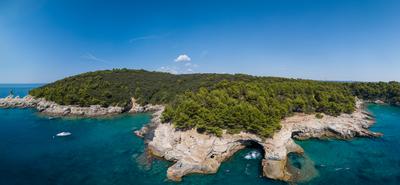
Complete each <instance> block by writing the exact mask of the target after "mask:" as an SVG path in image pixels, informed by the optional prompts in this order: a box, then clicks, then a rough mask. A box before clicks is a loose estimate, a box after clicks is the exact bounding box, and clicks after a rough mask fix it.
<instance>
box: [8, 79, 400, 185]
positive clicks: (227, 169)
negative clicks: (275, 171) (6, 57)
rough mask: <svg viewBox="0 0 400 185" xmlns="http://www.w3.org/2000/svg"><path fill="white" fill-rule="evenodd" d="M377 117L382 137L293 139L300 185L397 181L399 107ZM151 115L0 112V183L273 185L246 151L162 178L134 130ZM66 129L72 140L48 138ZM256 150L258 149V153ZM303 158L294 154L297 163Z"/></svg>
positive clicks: (19, 90)
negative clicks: (304, 163) (308, 165)
mask: <svg viewBox="0 0 400 185" xmlns="http://www.w3.org/2000/svg"><path fill="white" fill-rule="evenodd" d="M37 86H39V85H35V84H31V85H12V84H8V85H0V97H5V96H7V95H8V93H9V92H10V90H11V89H12V90H13V92H14V93H15V94H18V95H20V96H24V95H26V94H27V92H28V91H29V89H31V88H34V87H37ZM368 109H369V111H371V112H372V113H373V114H374V115H375V116H376V119H377V123H376V124H375V125H374V126H373V127H372V130H374V131H379V132H382V133H383V134H384V136H383V137H382V138H378V139H368V138H358V139H354V140H352V141H338V140H326V141H320V140H309V141H301V142H300V141H299V142H298V143H299V144H300V145H301V146H302V147H303V148H304V150H305V152H306V156H307V158H309V159H311V160H312V161H314V165H315V167H316V169H317V171H318V172H317V176H316V177H315V178H314V179H312V180H310V181H308V182H304V183H301V184H313V185H317V184H321V185H322V184H325V185H329V184H335V185H336V184H337V185H346V184H351V185H375V184H388V185H392V184H393V185H395V184H400V108H396V107H391V106H385V105H369V106H368ZM149 120H150V115H148V114H138V115H121V116H118V117H114V118H102V119H76V118H75V119H73V118H56V119H49V118H48V117H45V116H41V115H39V114H38V113H37V112H36V111H35V110H33V109H0V185H64V184H65V185H75V184H79V185H111V184H112V185H125V184H126V185H128V184H129V185H141V184H146V185H157V184H176V185H177V184H179V185H180V184H182V185H187V184H196V185H198V184H213V185H246V184H248V185H279V184H286V183H283V182H278V181H273V180H268V179H266V178H262V177H261V166H260V163H261V159H260V158H256V159H246V158H245V156H246V155H248V154H249V153H250V152H253V151H257V150H259V149H256V148H247V149H244V150H242V151H240V152H238V153H237V154H235V155H234V156H233V157H232V158H231V159H229V160H228V161H226V162H225V163H223V164H222V166H221V168H220V170H219V171H218V173H217V174H214V175H190V176H188V177H185V178H184V180H183V182H181V183H174V182H170V181H168V180H166V170H167V168H168V166H169V165H170V163H169V162H166V161H163V160H157V159H154V160H148V159H147V158H146V157H145V155H143V153H144V151H145V148H144V143H143V141H142V140H141V139H139V138H137V137H136V136H135V135H134V134H133V130H136V129H138V128H140V127H141V126H142V125H144V124H146V123H148V122H149ZM62 131H68V132H71V133H72V136H69V137H65V138H57V137H54V135H56V134H57V133H59V132H62ZM258 152H260V151H258ZM299 161H300V162H301V158H298V157H293V159H292V160H291V162H292V163H293V164H295V165H296V164H297V163H300V162H299Z"/></svg>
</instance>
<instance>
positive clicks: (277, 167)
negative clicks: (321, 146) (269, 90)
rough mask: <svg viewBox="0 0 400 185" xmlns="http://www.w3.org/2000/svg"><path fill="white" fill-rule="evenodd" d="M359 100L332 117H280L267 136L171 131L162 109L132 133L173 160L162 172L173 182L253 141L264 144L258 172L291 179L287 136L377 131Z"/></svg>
mask: <svg viewBox="0 0 400 185" xmlns="http://www.w3.org/2000/svg"><path fill="white" fill-rule="evenodd" d="M361 105H362V104H361V102H360V101H357V110H356V111H355V112H354V113H353V114H342V115H340V116H338V117H333V116H328V115H324V116H323V118H321V119H318V118H316V117H315V115H306V114H297V115H295V116H293V117H289V118H287V119H285V120H283V121H282V122H281V125H282V128H281V129H280V130H279V131H278V132H276V133H275V134H274V136H273V137H272V138H268V139H262V138H260V137H258V136H257V135H254V134H250V133H245V132H242V133H240V134H234V135H232V134H227V133H224V134H223V135H222V136H221V137H216V136H213V135H206V134H200V133H198V132H197V131H196V130H194V129H192V130H176V129H175V128H174V127H173V125H171V124H170V123H164V124H162V123H161V120H160V118H161V113H162V111H163V109H159V110H158V111H156V112H155V113H154V114H153V119H152V123H151V124H150V125H151V126H146V127H144V128H142V130H140V131H137V133H136V134H137V135H139V136H142V137H145V138H146V140H147V141H146V142H147V143H148V150H149V152H150V153H151V154H153V155H155V156H158V157H162V158H164V159H166V160H168V161H173V162H174V164H173V165H172V166H171V167H169V168H168V171H167V177H168V178H169V179H171V180H173V181H180V180H181V179H182V177H183V176H184V175H187V174H191V173H205V174H208V173H215V172H216V171H217V170H218V168H219V166H220V164H221V162H223V161H225V160H226V159H228V158H229V157H231V156H232V155H233V154H234V153H235V152H237V151H238V150H240V149H242V148H244V147H246V145H248V144H249V143H257V144H259V145H261V146H262V147H263V148H264V151H265V156H264V159H263V160H262V166H263V174H264V176H266V177H268V178H271V179H277V180H283V181H296V180H297V179H296V178H297V177H298V176H299V175H298V174H292V172H291V171H290V168H288V157H287V156H288V154H289V153H299V154H302V153H303V149H302V148H301V147H300V146H299V145H297V144H296V143H295V142H294V140H293V138H295V139H309V138H321V139H324V138H338V139H350V138H353V137H358V136H360V137H376V136H380V135H381V134H379V133H374V132H371V131H369V130H368V127H369V126H370V125H371V124H373V119H372V118H371V117H370V116H369V115H368V114H365V113H364V112H363V110H362V108H361ZM148 135H151V136H148Z"/></svg>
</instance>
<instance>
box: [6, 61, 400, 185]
mask: <svg viewBox="0 0 400 185" xmlns="http://www.w3.org/2000/svg"><path fill="white" fill-rule="evenodd" d="M366 103H387V104H390V105H394V106H399V105H400V83H399V82H394V81H392V82H327V81H315V80H305V79H289V78H279V77H262V76H251V75H245V74H181V75H174V74H169V73H163V72H150V71H145V70H129V69H113V70H103V71H96V72H89V73H84V74H80V75H76V76H72V77H68V78H65V79H62V80H59V81H56V82H54V83H50V84H47V85H44V86H42V87H39V88H36V89H33V90H32V91H30V92H29V95H28V96H26V97H23V98H20V97H14V96H9V97H6V98H2V99H0V107H3V108H14V107H19V108H36V109H37V110H38V111H39V112H41V113H43V114H47V115H52V116H81V117H96V116H110V115H115V114H121V113H126V112H130V113H137V112H151V113H152V115H153V118H152V121H151V123H149V124H148V125H145V126H144V127H143V128H141V129H140V130H137V131H135V134H136V135H137V136H139V137H143V138H144V140H145V142H146V144H147V148H148V151H149V153H150V154H152V155H154V156H157V157H161V158H164V159H166V160H169V161H172V162H174V164H173V165H172V166H171V167H169V169H168V171H167V172H166V173H167V177H168V178H169V179H170V180H173V181H180V180H182V177H183V176H185V175H187V174H192V173H203V174H210V173H215V172H217V170H218V168H219V166H220V165H221V163H222V162H223V161H225V160H227V159H228V158H230V157H231V156H232V155H233V154H234V153H235V152H237V151H239V150H241V149H243V148H245V147H247V146H249V145H258V146H260V147H262V148H263V150H264V151H265V152H264V158H263V160H262V164H260V165H262V169H263V175H264V176H265V177H268V178H271V179H276V180H282V181H288V182H296V181H299V180H301V179H302V178H303V176H304V174H302V173H303V172H300V171H295V170H294V169H293V168H291V167H290V165H289V164H288V154H290V153H298V154H302V153H303V152H304V151H303V149H302V148H301V147H300V146H299V145H297V144H296V143H295V142H294V139H299V140H305V139H310V138H317V139H326V138H336V139H352V138H354V137H379V136H381V135H382V134H381V133H375V132H372V131H370V130H368V128H369V127H370V126H371V125H372V124H373V123H374V118H373V115H371V114H370V113H368V112H367V111H366V110H365V108H364V106H365V104H366Z"/></svg>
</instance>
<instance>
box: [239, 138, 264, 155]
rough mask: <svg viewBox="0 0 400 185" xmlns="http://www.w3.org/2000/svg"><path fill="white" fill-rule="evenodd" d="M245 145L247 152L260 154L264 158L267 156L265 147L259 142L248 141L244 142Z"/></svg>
mask: <svg viewBox="0 0 400 185" xmlns="http://www.w3.org/2000/svg"><path fill="white" fill-rule="evenodd" d="M243 145H244V146H245V150H250V151H257V152H259V154H260V157H261V158H264V155H265V151H264V147H263V146H262V145H261V144H260V143H258V142H257V141H253V140H246V141H243Z"/></svg>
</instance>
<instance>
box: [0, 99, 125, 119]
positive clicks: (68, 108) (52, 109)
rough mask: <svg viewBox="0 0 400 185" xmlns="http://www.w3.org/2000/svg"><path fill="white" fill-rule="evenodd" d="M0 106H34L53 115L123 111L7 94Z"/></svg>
mask: <svg viewBox="0 0 400 185" xmlns="http://www.w3.org/2000/svg"><path fill="white" fill-rule="evenodd" d="M0 107H1V108H36V109H37V110H38V111H39V112H42V113H44V114H47V115H53V116H82V117H96V116H107V115H115V114H120V113H122V112H124V110H125V109H124V108H123V107H116V106H110V107H101V106H100V105H92V106H90V107H79V106H75V105H59V104H57V103H55V102H52V101H47V100H45V99H44V98H34V97H32V96H29V95H28V96H25V97H23V98H20V97H18V96H16V97H13V96H8V97H6V98H0Z"/></svg>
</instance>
